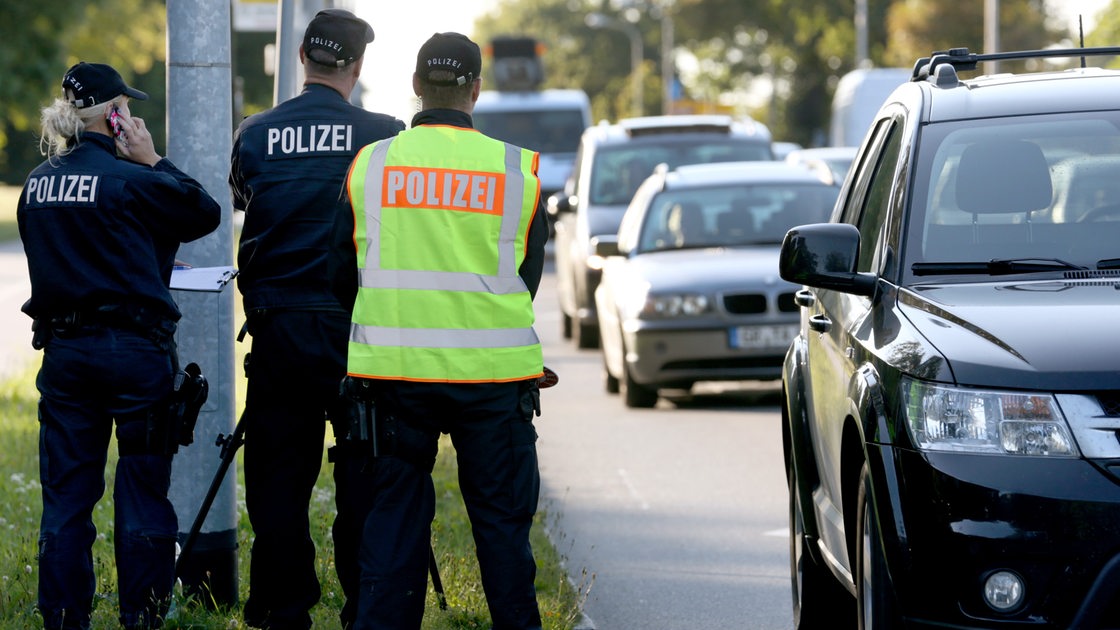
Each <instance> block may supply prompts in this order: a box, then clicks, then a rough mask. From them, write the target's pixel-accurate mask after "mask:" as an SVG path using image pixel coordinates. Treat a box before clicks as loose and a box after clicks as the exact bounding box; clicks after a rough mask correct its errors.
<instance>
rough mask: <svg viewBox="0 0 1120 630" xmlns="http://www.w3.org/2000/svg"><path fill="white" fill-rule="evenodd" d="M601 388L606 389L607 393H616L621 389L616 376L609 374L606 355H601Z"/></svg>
mask: <svg viewBox="0 0 1120 630" xmlns="http://www.w3.org/2000/svg"><path fill="white" fill-rule="evenodd" d="M603 388H604V389H606V390H607V393H608V394H617V393H618V392H619V390H621V389H622V384H621V383H619V381H618V378H617V377H615V376H612V375H611V370H610V368H608V367H607V356H606V355H605V354H604V355H603Z"/></svg>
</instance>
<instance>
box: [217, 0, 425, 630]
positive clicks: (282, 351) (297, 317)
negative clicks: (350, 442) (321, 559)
mask: <svg viewBox="0 0 1120 630" xmlns="http://www.w3.org/2000/svg"><path fill="white" fill-rule="evenodd" d="M372 41H373V29H372V28H371V27H370V25H369V24H367V23H366V22H365V21H363V20H361V19H359V18H358V17H357V16H355V15H354V14H353V13H351V12H349V11H346V10H343V9H324V10H322V11H320V12H318V13H317V14H316V15H315V16H314V17H313V18H312V20H311V22H310V23H309V24H308V26H307V30H306V31H305V33H304V36H303V44H302V46H301V47H300V50H299V55H300V61H301V62H302V63H303V65H304V75H305V82H304V88H303V92H302V93H301V94H299V95H298V96H296V97H295V98H292V99H290V100H288V101H286V102H284V103H281V104H280V105H277V106H276V107H274V108H273V109H271V110H268V111H265V112H262V113H260V114H256V115H254V116H250V117H249V118H247V119H245V120H244V121H243V122H242V123H241V125H240V126H239V127H238V129H237V131H236V134H235V136H234V141H233V155H232V160H231V169H230V175H229V183H230V188H231V190H232V192H233V205H234V209H235V210H243V211H245V222H244V227H243V230H242V233H241V241H240V247H239V251H238V258H237V260H238V267H239V271H240V273H239V275H238V289H239V290H240V291H241V294H242V298H243V301H244V307H245V313H246V318H247V330H248V332H249V334H250V335H252V338H253V345H252V352H251V353H250V360H249V365H248V368H247V375H248V390H247V392H246V402H245V410H244V417H243V421H244V422H245V423H246V424H245V459H244V466H245V499H246V508H247V511H248V514H249V520H250V522H251V523H252V526H253V534H254V541H253V546H252V555H251V562H250V570H249V598H248V600H247V601H246V602H245V609H244V615H245V620H246V622H247V623H248V624H249V625H251V626H254V627H261V628H272V629H274V630H275V629H283V628H300V629H303V628H309V627H311V618H310V615H309V614H308V611H309V610H310V609H311V608H312V607H313V606H314V605H315V604H316V602H318V601H319V597H320V586H319V581H318V578H317V577H316V571H315V565H314V560H315V547H314V545H313V544H312V540H311V535H310V531H309V523H308V506H309V502H310V500H311V493H312V491H313V489H314V487H315V482H316V480H317V478H318V476H319V470H320V466H321V461H322V457H323V441H324V436H325V423H326V420H327V419H328V417H329V419H331V420H332V421H334V420H335V419H336V418H335V416H336V414H334V413H332V412H331V408H332V407H334V406H335V405H336V404H337V401H338V394H339V384H340V382H341V380H342V377H343V376H344V375H345V371H346V343H347V341H346V339H347V334H348V324H349V313H350V308H351V304H352V303H353V300H354V292H355V291H356V284H357V281H356V279H355V271H354V270H355V267H354V265H355V263H354V247H353V244H352V235H351V234H350V233H348V232H346V231H345V230H340V229H336V228H337V226H338V221H337V218H338V215H340V214H343V215H348V214H349V208H348V207H347V205H346V203H345V202H344V201H343V197H342V194H341V193H342V187H343V181H344V179H345V176H346V169H347V168H348V167H349V165H350V161H351V160H352V159H353V157H354V155H355V154H356V153H357V152H358V150H359V149H360V148H362V147H363V146H364V145H366V144H368V143H370V142H373V141H375V140H380V139H382V138H387V137H390V136H393V135H396V133H397V132H399V131H401V130H402V129H404V123H403V122H402V121H400V120H398V119H396V118H393V117H390V116H386V115H384V114H377V113H373V112H368V111H365V110H363V109H362V108H360V107H355V106H354V105H351V104H350V103H349V101H348V99H349V98H350V94H351V92H352V90H353V89H354V86H355V85H356V84H357V82H358V77H359V74H360V73H361V71H362V63H363V61H364V57H363V54H364V52H365V49H366V44H368V43H369V42H372ZM342 433H344V431H342ZM335 434H336V435H339V434H340V430H338V429H336V430H335ZM331 455H332V460H333V461H334V462H335V469H334V473H335V479H336V502H337V507H338V514H337V517H336V521H335V525H334V539H335V547H336V558H337V570H338V573H339V580H340V582H341V585H342V588H343V591H344V593H345V594H346V597H347V604H346V606H345V607H344V609H343V611H342V613H341V619H342V623H343V626H348V625H349V624H350V622H351V620H352V619H353V615H354V610H355V606H356V592H355V590H354V589H355V588H356V580H357V564H356V558H357V544H358V536H359V531H358V529H357V525H355V524H351V522H350V521H348V518H349V514H350V513H351V508H350V507H349V500H348V496H349V495H348V492H349V485H348V483H349V482H348V481H347V472H348V470H349V464H350V460H349V458H348V457H347V454H346V452H345V449H342V448H339V449H336V450H334V451H332V453H331Z"/></svg>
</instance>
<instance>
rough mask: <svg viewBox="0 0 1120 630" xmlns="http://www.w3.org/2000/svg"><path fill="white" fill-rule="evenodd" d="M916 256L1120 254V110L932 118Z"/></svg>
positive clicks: (914, 234) (915, 224) (913, 229)
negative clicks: (974, 119)
mask: <svg viewBox="0 0 1120 630" xmlns="http://www.w3.org/2000/svg"><path fill="white" fill-rule="evenodd" d="M922 143H923V155H924V156H925V157H924V158H923V159H922V160H921V161H920V162H919V163H918V165H917V166H916V168H917V169H918V171H917V172H916V174H915V179H914V183H915V186H914V197H913V198H914V201H913V204H912V208H911V220H910V224H909V234H908V239H911V240H912V241H913V242H914V243H916V244H917V246H915V247H910V248H908V252H907V258H908V262H909V263H914V262H964V261H988V260H991V259H993V258H1028V257H1029V258H1034V259H1038V258H1053V259H1060V260H1065V261H1068V262H1071V263H1074V264H1078V265H1083V266H1088V267H1091V266H1094V265H1095V263H1096V261H1098V260H1101V259H1107V258H1117V257H1120V247H1118V246H1117V245H1116V243H1118V242H1120V176H1118V174H1120V115H1118V114H1117V113H1116V112H1098V113H1091V114H1090V113H1077V114H1071V115H1049V116H1035V117H1030V118H1015V119H1007V120H1003V121H1000V120H994V121H985V122H984V124H983V125H977V124H975V123H972V124H968V125H966V124H963V123H960V122H953V123H941V124H936V125H930V126H929V127H928V128H927V129H926V130H925V132H924V133H923V136H922Z"/></svg>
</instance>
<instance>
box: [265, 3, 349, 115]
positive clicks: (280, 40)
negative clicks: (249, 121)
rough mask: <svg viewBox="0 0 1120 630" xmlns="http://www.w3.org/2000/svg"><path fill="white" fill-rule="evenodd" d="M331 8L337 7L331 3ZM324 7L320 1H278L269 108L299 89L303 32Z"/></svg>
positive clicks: (291, 95) (300, 85) (301, 69)
mask: <svg viewBox="0 0 1120 630" xmlns="http://www.w3.org/2000/svg"><path fill="white" fill-rule="evenodd" d="M331 6H338V5H337V3H332V4H331ZM325 8H327V6H326V2H325V1H324V0H280V12H279V13H278V14H277V16H276V81H275V83H273V91H272V104H273V105H279V104H280V103H283V102H284V101H286V100H288V99H290V98H292V97H293V96H295V95H297V94H299V93H300V90H301V89H303V65H302V64H300V62H299V47H300V45H301V44H302V43H303V31H304V29H306V28H307V23H308V22H310V21H311V18H313V17H315V14H316V13H318V12H319V11H320V10H322V9H325ZM340 8H341V7H340Z"/></svg>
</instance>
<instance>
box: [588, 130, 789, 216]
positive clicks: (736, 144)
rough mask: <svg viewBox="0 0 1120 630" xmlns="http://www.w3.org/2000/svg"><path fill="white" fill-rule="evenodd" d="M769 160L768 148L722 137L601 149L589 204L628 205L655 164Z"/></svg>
mask: <svg viewBox="0 0 1120 630" xmlns="http://www.w3.org/2000/svg"><path fill="white" fill-rule="evenodd" d="M769 159H771V153H770V144H769V143H768V142H759V141H757V140H741V139H735V138H728V137H726V136H712V137H708V138H706V137H700V138H698V137H697V136H695V135H690V136H686V137H681V136H676V135H673V136H668V137H667V138H666V139H665V140H664V141H657V142H651V141H648V140H644V141H642V142H633V143H626V144H620V145H617V146H605V147H602V148H600V149H599V150H598V151H597V152H596V154H595V163H594V165H593V166H592V172H591V203H592V204H600V205H624V204H627V203H629V202H630V199H631V198H632V197H633V196H634V193H635V192H636V191H637V190H638V186H639V185H641V183H642V182H643V181H645V179H646V178H647V177H649V176H650V174H651V173H653V169H654V167H655V166H657V165H658V164H668V165H669V168H670V169H673V168H676V167H678V166H680V165H682V164H707V163H710V162H740V161H754V160H769Z"/></svg>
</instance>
